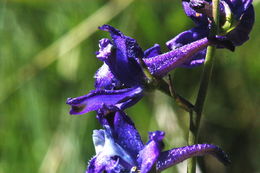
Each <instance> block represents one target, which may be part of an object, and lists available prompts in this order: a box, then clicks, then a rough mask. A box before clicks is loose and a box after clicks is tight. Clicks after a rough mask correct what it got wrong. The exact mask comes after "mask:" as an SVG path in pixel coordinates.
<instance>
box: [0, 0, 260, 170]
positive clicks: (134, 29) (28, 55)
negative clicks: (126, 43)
mask: <svg viewBox="0 0 260 173" xmlns="http://www.w3.org/2000/svg"><path fill="white" fill-rule="evenodd" d="M109 2H110V1H105V0H103V1H102V0H95V1H91V0H88V1H86V0H76V1H61V0H59V1H43V0H41V1H33V0H26V1H22V0H21V1H18V0H17V1H7V0H2V1H0V40H1V45H0V84H1V85H0V141H1V142H0V173H13V172H18V171H19V172H23V173H35V172H39V173H47V172H48V173H56V172H57V173H59V172H60V173H61V172H62V173H71V172H84V170H85V167H86V165H87V162H88V160H89V159H90V158H91V157H92V155H94V148H93V144H92V139H91V135H92V130H93V129H97V128H100V126H99V124H98V123H97V120H96V119H95V114H94V113H89V114H87V115H81V116H70V115H69V114H68V110H69V107H68V106H67V105H66V104H65V101H66V98H68V97H75V96H79V95H83V94H85V93H87V92H88V91H89V90H91V89H93V82H94V80H93V75H94V73H95V71H96V70H97V68H98V67H99V66H100V65H101V62H100V61H98V60H97V59H96V58H95V51H96V50H97V49H98V40H99V39H100V38H102V37H104V36H106V37H108V35H107V34H106V33H104V32H101V31H97V32H94V33H93V34H90V35H89V36H87V37H86V39H83V42H81V41H79V40H77V39H78V38H77V37H75V38H74V37H72V38H69V39H63V42H62V41H61V42H59V41H60V40H62V39H61V38H66V36H67V35H68V33H69V32H70V31H71V30H73V29H75V27H77V26H78V25H80V24H81V23H82V22H83V21H84V20H85V19H87V18H89V17H90V16H91V15H92V14H94V13H95V12H96V11H97V10H100V8H104V6H106V5H107V3H109ZM121 2H124V3H127V2H128V1H121ZM112 7H113V6H112ZM110 10H112V11H113V10H118V9H117V8H111V9H110ZM255 11H256V22H255V26H254V29H253V31H252V33H251V35H250V36H251V38H250V40H249V41H248V42H247V43H246V44H244V45H243V46H241V47H238V48H237V50H236V52H235V53H232V52H228V51H226V50H219V51H217V60H216V63H215V67H214V72H213V80H212V81H211V85H210V90H209V95H208V99H207V102H206V106H205V116H204V118H203V123H202V128H201V137H200V142H201V143H205V142H207V143H214V144H216V145H219V146H221V147H222V148H223V149H224V150H225V151H226V152H227V153H229V155H230V157H231V160H232V164H231V165H230V166H229V167H227V168H225V167H223V166H222V165H221V164H220V163H218V162H217V161H216V160H215V159H213V158H212V157H210V156H207V157H205V158H203V159H199V164H200V165H201V170H202V171H203V172H211V173H215V172H218V173H221V172H229V173H232V172H235V173H240V172H241V173H245V172H250V173H251V172H252V173H253V172H259V171H260V165H259V162H260V149H259V146H260V141H259V140H260V118H259V116H260V115H259V112H260V108H259V105H260V92H259V88H260V53H259V52H258V51H259V43H260V37H259V34H260V21H259V18H260V16H259V11H260V4H259V3H258V2H255ZM105 12H107V13H102V15H101V16H100V17H101V18H102V17H103V18H106V17H107V16H109V15H110V13H109V11H105ZM104 20H105V21H106V23H107V24H111V25H113V26H115V27H117V28H119V29H120V30H122V31H123V32H124V33H125V34H126V35H129V36H132V37H134V38H135V39H136V40H137V41H138V43H140V45H141V47H142V48H143V49H146V48H148V47H150V46H152V45H153V44H154V43H159V44H160V45H161V46H162V47H163V50H166V47H165V46H164V45H165V42H166V41H167V40H169V39H170V38H172V37H174V36H175V35H177V34H178V33H179V32H181V31H183V30H186V29H188V28H191V27H192V25H193V24H192V21H191V20H190V19H189V18H187V17H186V16H185V15H184V13H183V11H182V9H181V4H180V1H176V0H164V1H158V0H149V1H148V0H140V1H139V0H136V1H134V2H132V3H131V4H130V5H127V7H126V8H125V9H124V10H123V11H122V12H121V13H120V14H119V15H116V16H115V17H114V18H113V19H112V20H109V18H108V19H104ZM98 21H99V20H98V19H97V21H96V22H98ZM102 24H103V23H100V24H99V25H102ZM91 26H92V25H91V21H90V24H89V27H91ZM81 32H84V31H79V34H80V33H81ZM73 39H75V40H73ZM57 40H58V41H57ZM64 40H65V41H66V42H64ZM72 43H73V44H74V43H77V44H75V46H74V47H73V48H71V49H68V48H70V45H71V44H72ZM53 44H54V45H59V46H60V47H58V48H59V50H55V49H52V48H51V47H52V46H53ZM62 52H63V53H62ZM64 52H65V53H64ZM39 54H40V55H44V56H38V55H39ZM37 57H40V59H39V58H38V59H37ZM201 69H202V68H201V67H199V68H196V69H177V70H176V71H175V72H173V73H174V85H175V87H176V88H177V90H178V91H179V92H180V93H181V94H182V95H184V96H185V97H186V98H189V99H190V100H192V101H194V98H195V96H196V92H197V88H198V82H199V78H200V72H201ZM173 73H172V74H173ZM147 95H149V97H145V99H143V100H142V101H141V102H140V103H138V104H137V105H136V106H135V107H133V108H130V109H129V110H127V112H128V113H129V114H130V116H131V117H132V118H133V120H134V121H135V122H136V126H137V128H138V129H139V130H140V132H141V135H142V136H143V139H147V131H152V130H157V129H160V130H164V131H166V140H165V143H166V149H167V148H169V147H170V146H171V147H172V146H176V147H180V146H183V145H185V144H186V142H185V141H186V140H185V139H186V138H187V130H186V129H187V125H188V122H187V120H188V115H187V114H186V113H185V112H183V111H182V110H180V109H179V108H178V107H176V105H175V104H174V103H172V100H170V99H169V98H168V97H167V96H164V95H163V94H162V93H159V92H155V93H149V94H147ZM183 169H184V170H183ZM176 171H179V172H185V164H180V165H178V166H177V167H174V168H172V169H171V170H169V171H166V172H176Z"/></svg>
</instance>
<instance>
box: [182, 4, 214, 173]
mask: <svg viewBox="0 0 260 173" xmlns="http://www.w3.org/2000/svg"><path fill="white" fill-rule="evenodd" d="M212 14H213V22H212V29H211V31H210V37H214V36H215V35H216V34H217V33H218V26H219V0H212ZM215 50H216V48H215V47H214V46H208V48H207V54H206V60H205V63H204V69H203V72H202V76H201V81H200V87H199V92H198V96H197V99H196V102H195V114H194V113H193V112H191V113H190V129H189V136H188V145H193V144H196V143H197V142H198V135H199V127H200V120H201V115H202V111H203V106H204V102H205V99H206V95H207V90H208V85H209V82H210V78H211V74H212V69H213V64H214V53H215ZM195 172H196V158H195V157H194V158H191V159H189V160H188V165H187V173H195Z"/></svg>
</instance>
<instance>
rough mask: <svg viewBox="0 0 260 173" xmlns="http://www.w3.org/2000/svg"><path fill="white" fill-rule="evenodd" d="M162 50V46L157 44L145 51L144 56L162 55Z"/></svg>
mask: <svg viewBox="0 0 260 173" xmlns="http://www.w3.org/2000/svg"><path fill="white" fill-rule="evenodd" d="M161 53H162V52H161V47H160V45H159V44H155V45H154V46H153V47H150V48H149V49H147V50H145V51H144V57H145V58H150V57H153V56H157V55H160V54H161Z"/></svg>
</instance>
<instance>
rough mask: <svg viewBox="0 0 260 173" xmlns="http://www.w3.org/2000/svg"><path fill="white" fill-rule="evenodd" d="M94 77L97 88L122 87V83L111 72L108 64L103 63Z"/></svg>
mask: <svg viewBox="0 0 260 173" xmlns="http://www.w3.org/2000/svg"><path fill="white" fill-rule="evenodd" d="M94 78H95V79H96V80H95V88H96V89H107V90H111V89H116V88H120V87H122V84H121V83H120V81H119V80H117V79H116V78H115V76H114V75H113V74H112V73H111V71H110V69H109V67H108V65H107V64H105V63H104V64H103V65H102V66H101V67H100V68H99V69H98V71H97V72H96V74H95V76H94Z"/></svg>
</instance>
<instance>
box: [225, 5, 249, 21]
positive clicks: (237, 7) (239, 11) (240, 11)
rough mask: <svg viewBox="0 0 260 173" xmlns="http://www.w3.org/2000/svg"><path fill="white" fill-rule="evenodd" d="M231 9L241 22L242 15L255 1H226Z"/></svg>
mask: <svg viewBox="0 0 260 173" xmlns="http://www.w3.org/2000/svg"><path fill="white" fill-rule="evenodd" d="M225 2H226V3H227V4H228V5H229V7H230V8H231V11H232V12H233V14H234V15H235V17H236V19H237V20H239V18H240V17H241V15H242V14H243V13H244V12H245V11H246V10H247V9H248V8H249V7H250V6H251V5H252V2H253V0H225Z"/></svg>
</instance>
